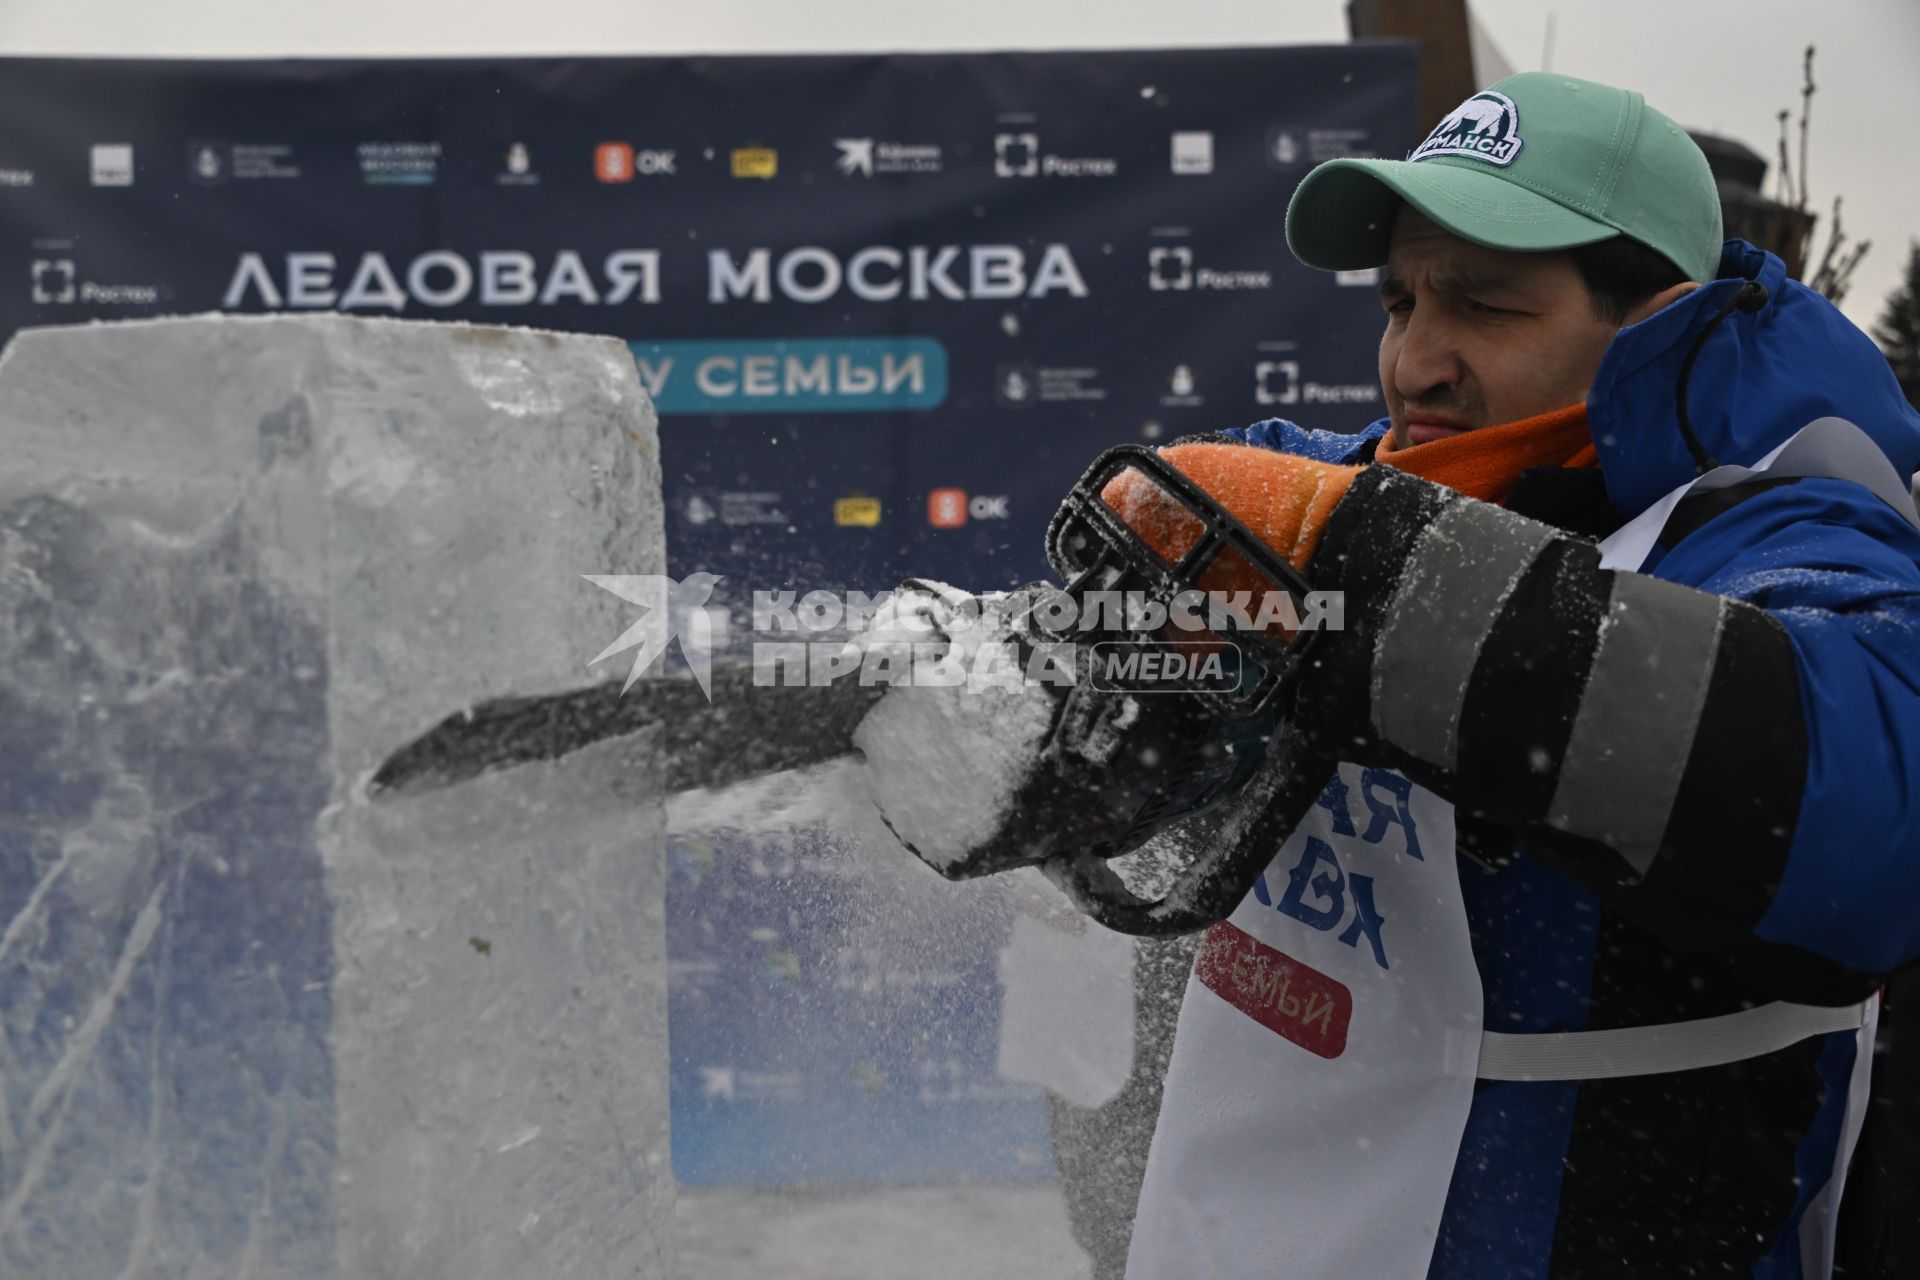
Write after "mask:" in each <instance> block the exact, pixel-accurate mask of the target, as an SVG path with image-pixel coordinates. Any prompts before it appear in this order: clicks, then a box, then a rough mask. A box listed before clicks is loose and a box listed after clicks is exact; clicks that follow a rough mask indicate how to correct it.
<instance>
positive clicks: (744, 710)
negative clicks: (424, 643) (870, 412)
mask: <svg viewBox="0 0 1920 1280" xmlns="http://www.w3.org/2000/svg"><path fill="white" fill-rule="evenodd" d="M1127 473H1133V474H1132V475H1130V476H1128V479H1129V482H1130V483H1132V484H1134V485H1135V488H1136V490H1137V489H1138V485H1139V481H1140V480H1142V479H1143V480H1144V481H1145V482H1146V483H1147V484H1148V485H1150V486H1151V489H1150V490H1149V492H1150V493H1152V495H1153V497H1154V499H1155V500H1156V501H1159V502H1162V503H1173V504H1177V507H1178V509H1179V510H1180V511H1181V513H1182V514H1181V516H1180V520H1181V523H1182V526H1183V529H1184V534H1183V537H1182V538H1181V544H1182V545H1180V546H1179V548H1178V554H1177V555H1173V554H1167V553H1163V549H1156V547H1155V546H1153V545H1150V544H1149V543H1148V542H1147V541H1146V540H1145V539H1144V538H1142V537H1141V536H1140V534H1138V533H1137V532H1136V531H1135V530H1134V528H1133V527H1132V526H1130V525H1129V524H1128V523H1127V522H1126V521H1125V520H1124V519H1122V518H1121V516H1120V515H1119V514H1118V513H1117V512H1116V511H1115V510H1114V508H1113V507H1112V506H1110V505H1109V503H1108V502H1107V501H1106V500H1105V499H1104V498H1103V496H1102V495H1103V492H1105V491H1106V490H1107V488H1108V486H1109V485H1110V484H1111V483H1112V482H1113V481H1115V480H1116V479H1118V478H1120V477H1122V476H1123V475H1126V474H1127ZM1046 551H1047V559H1048V563H1049V565H1050V566H1051V567H1052V569H1053V570H1054V572H1055V573H1056V574H1057V575H1058V577H1059V584H1055V583H1052V582H1038V583H1033V584H1029V585H1028V586H1026V587H1022V588H1019V589H1018V590H1015V591H1012V592H1006V593H994V594H990V595H974V594H972V593H968V592H965V591H960V590H957V589H955V588H952V587H948V586H944V585H942V584H938V583H933V582H928V581H925V580H920V579H909V580H908V581H907V582H906V583H904V584H902V586H901V587H900V588H899V589H898V590H897V591H895V592H894V593H893V594H892V596H891V598H890V599H889V600H888V602H887V604H886V606H885V607H884V608H883V609H882V610H881V611H880V614H879V615H878V616H876V617H875V618H874V620H873V625H872V627H871V628H869V629H868V630H867V631H866V632H865V633H863V634H861V635H859V636H856V637H855V638H854V639H853V640H852V641H850V642H849V644H850V645H852V646H854V648H855V650H856V653H855V654H854V655H853V656H854V657H857V658H858V659H859V661H858V662H857V663H855V662H849V663H847V664H845V665H846V669H847V670H848V671H853V670H858V671H862V672H869V673H870V672H872V671H874V670H876V669H880V670H884V671H886V672H888V673H889V674H891V675H893V676H895V677H896V678H894V679H890V680H889V681H887V682H885V683H881V682H875V681H868V680H861V679H853V680H837V681H834V682H831V683H825V684H806V685H802V686H798V687H781V686H777V685H770V684H768V683H767V680H766V673H765V672H764V671H762V670H756V669H754V668H752V667H750V666H748V665H747V664H743V663H728V662H716V664H715V665H714V667H713V670H712V672H711V679H710V681H709V685H708V687H707V689H705V690H702V689H701V688H700V687H699V686H698V685H696V684H695V682H694V681H692V680H688V679H651V680H642V681H640V682H638V683H635V684H634V685H633V686H632V688H631V690H630V691H629V692H628V693H627V694H626V695H625V696H624V697H623V696H621V692H620V687H619V685H618V684H602V685H596V686H593V687H590V688H585V689H580V690H575V691H572V692H568V693H561V694H554V695H547V696H539V697H517V698H504V699H496V700H493V701H490V702H487V703H484V704H481V705H480V706H478V707H475V708H473V709H472V710H470V711H465V712H461V713H459V714H457V715H454V716H451V717H449V718H448V719H446V720H445V721H443V722H442V723H440V724H439V725H437V726H435V727H434V728H432V729H430V730H428V731H427V732H426V733H425V734H423V735H422V736H421V737H419V738H417V739H416V740H414V741H413V742H411V743H409V744H408V745H406V746H404V747H402V748H401V749H400V750H398V751H397V752H395V753H394V754H393V755H392V756H390V757H389V758H388V759H387V760H386V762H385V763H384V764H382V765H381V767H380V768H379V769H378V770H377V771H376V772H375V774H374V776H373V778H372V780H371V782H370V784H369V790H370V793H371V794H372V796H373V798H375V799H376V800H385V799H392V798H395V797H402V796H406V795H409V794H414V793H418V792H421V791H425V790H430V789H436V788H439V787H444V786H448V785H453V784H455V783H458V782H461V781H463V780H466V779H469V778H472V777H475V776H477V775H479V774H481V773H485V772H489V771H492V770H496V769H501V768H507V767H511V766H515V765H521V764H527V763H530V762H534V761H540V760H554V759H558V758H560V757H562V756H565V755H567V754H569V753H571V752H573V751H576V750H579V749H580V748H582V747H586V746H588V745H591V744H592V743H595V742H599V741H603V740H606V739H609V738H614V737H620V736H623V735H626V734H630V733H636V732H640V731H643V730H652V731H654V732H657V733H659V734H660V735H661V741H660V743H659V750H658V759H659V761H660V768H661V775H660V777H659V779H658V781H659V783H660V785H661V786H662V788H663V789H664V790H668V791H679V790H688V789H693V788H718V787H723V786H727V785H731V784H733V783H736V782H740V781H743V780H745V779H747V778H751V777H754V776H756V775H759V774H765V773H771V772H776V771H780V770H785V769H794V768H799V767H803V766H806V765H810V764H816V763H821V762H824V761H827V760H830V759H834V758H836V757H841V756H847V755H855V756H859V757H860V758H861V759H862V760H863V763H864V768H865V772H866V774H867V776H868V783H869V790H870V793H871V795H872V797H873V800H874V803H875V804H876V806H877V807H878V809H879V811H880V814H881V816H882V818H883V819H885V821H886V823H887V826H888V827H889V829H890V830H891V831H892V832H893V833H894V835H895V836H896V837H897V838H898V839H899V840H900V842H901V843H902V844H903V845H904V846H905V847H906V848H907V849H908V850H909V851H910V852H912V853H913V854H915V856H917V857H919V858H920V860H921V861H923V862H925V863H926V864H927V865H928V866H930V867H932V868H933V869H934V870H936V871H937V872H939V873H940V874H941V875H943V876H946V877H947V878H949V879H953V880H960V879H968V878H972V877H976V876H983V875H991V874H995V873H999V872H1003V871H1009V870H1012V869H1014V868H1017V867H1036V868H1038V869H1039V870H1040V871H1041V872H1042V873H1044V874H1045V875H1046V876H1047V877H1048V879H1050V880H1051V881H1052V882H1053V883H1055V884H1056V885H1057V886H1059V887H1060V888H1061V889H1062V890H1063V891H1065V892H1066V893H1067V894H1068V896H1069V897H1070V898H1071V899H1072V900H1073V901H1074V903H1075V904H1076V905H1077V906H1078V907H1079V908H1080V909H1081V910H1083V911H1085V912H1086V913H1087V914H1088V915H1089V916H1091V917H1092V918H1093V919H1094V920H1096V921H1098V922H1099V923H1100V924H1102V925H1105V926H1107V927H1108V928H1111V929H1115V930H1118V931H1120V932H1123V933H1129V934H1135V935H1139V936H1147V937H1157V936H1169V935H1173V934H1180V933H1188V932H1192V931H1194V930H1197V929H1201V928H1205V927H1206V926H1208V925H1210V924H1212V923H1214V922H1216V921H1218V920H1222V919H1224V918H1225V917H1226V916H1227V915H1228V914H1229V913H1231V912H1232V910H1233V909H1234V907H1235V906H1237V905H1238V903H1239V902H1240V900H1241V899H1242V898H1243V897H1245V896H1246V894H1247V892H1248V891H1249V889H1250V888H1251V887H1252V884H1253V881H1254V879H1255V878H1256V877H1257V876H1258V875H1259V873H1260V872H1261V870H1262V869H1263V868H1264V867H1265V866H1266V864H1267V863H1268V861H1269V860H1270V859H1271V858H1272V856H1273V854H1274V852H1275V850H1276V849H1278V847H1279V845H1280V844H1281V843H1282V842H1283V841H1284V840H1285V839H1286V837H1287V836H1288V835H1289V834H1290V833H1291V832H1292V830H1293V828H1294V826H1295V825H1296V824H1297V823H1298V821H1299V820H1300V818H1301V817H1302V815H1304V814H1305V812H1306V810H1307V808H1308V807H1309V806H1310V805H1311V804H1312V803H1313V802H1314V800H1315V799H1317V798H1318V796H1319V794H1320V792H1321V790H1322V789H1323V788H1324V786H1325V783H1326V780H1327V778H1328V776H1329V775H1330V774H1331V772H1332V770H1333V762H1332V761H1331V760H1329V759H1326V758H1324V757H1323V756H1322V755H1320V754H1319V753H1317V752H1316V751H1315V750H1313V749H1312V748H1311V747H1310V746H1309V745H1308V744H1307V743H1306V741H1305V740H1304V738H1303V737H1302V736H1301V735H1299V734H1298V733H1296V732H1295V731H1294V730H1293V729H1292V727H1291V726H1290V724H1289V722H1288V719H1287V711H1288V708H1289V704H1290V700H1291V695H1292V692H1293V690H1294V688H1295V687H1296V685H1297V682H1298V681H1299V679H1300V677H1301V675H1302V673H1303V672H1305V671H1307V670H1309V669H1310V668H1311V664H1312V661H1313V653H1314V649H1315V646H1316V642H1317V640H1318V638H1319V633H1317V632H1314V631H1295V630H1289V629H1286V628H1276V627H1265V628H1260V627H1246V626H1238V627H1233V628H1231V629H1227V628H1225V627H1221V626H1220V625H1219V624H1220V623H1221V619H1220V618H1219V617H1218V616H1217V615H1216V614H1209V615H1207V616H1206V617H1204V618H1203V617H1202V616H1201V615H1200V613H1199V612H1197V600H1198V599H1200V598H1202V597H1204V595H1205V591H1204V590H1203V588H1205V587H1206V586H1207V585H1208V584H1218V583H1220V582H1225V581H1231V582H1233V583H1235V584H1238V585H1245V584H1248V583H1253V584H1256V585H1257V586H1258V587H1260V588H1262V589H1264V590H1265V591H1268V592H1277V593H1280V595H1281V597H1283V598H1284V600H1285V601H1286V602H1288V604H1289V605H1290V609H1289V614H1290V615H1291V616H1293V617H1296V618H1297V617H1298V616H1299V609H1300V606H1302V605H1304V604H1305V603H1306V597H1307V595H1308V592H1309V590H1310V584H1309V583H1308V582H1307V581H1306V579H1305V578H1303V577H1302V576H1301V574H1300V573H1299V572H1298V571H1297V570H1296V569H1295V568H1294V567H1293V565H1292V564H1290V563H1289V562H1288V561H1287V560H1285V559H1284V558H1283V557H1281V556H1280V555H1279V554H1277V553H1276V552H1274V551H1273V550H1272V549H1271V548H1270V547H1268V546H1266V545H1265V544H1264V543H1263V542H1261V541H1260V539H1259V538H1258V537H1256V536H1255V535H1254V534H1253V533H1251V532H1250V531H1249V530H1248V529H1247V528H1246V527H1245V526H1244V525H1242V524H1241V523H1240V522H1239V521H1238V520H1236V519H1235V518H1234V517H1233V516H1232V515H1231V514H1229V513H1228V512H1227V511H1225V510H1224V509H1223V508H1222V507H1221V506H1220V505H1219V504H1218V503H1217V502H1215V501H1214V500H1213V499H1212V498H1211V497H1210V496H1209V495H1208V494H1207V493H1206V492H1205V491H1204V490H1202V489H1201V488H1200V487H1199V486H1197V485H1195V484H1194V483H1193V482H1192V481H1191V480H1189V479H1188V478H1187V477H1186V476H1184V475H1182V474H1181V473H1180V472H1179V471H1178V470H1176V469H1175V468H1174V467H1172V466H1171V465H1170V464H1168V463H1167V462H1166V461H1165V460H1164V459H1162V458H1161V457H1160V455H1159V454H1157V453H1155V452H1154V451H1152V450H1151V449H1147V448H1143V447H1140V446H1137V445H1122V446H1119V447H1117V448H1114V449H1111V450H1109V451H1107V452H1106V453H1104V454H1102V455H1101V456H1100V457H1099V458H1098V459H1096V460H1095V461H1094V463H1093V465H1092V466H1091V467H1089V468H1088V469H1087V471H1086V472H1085V474H1083V475H1082V476H1081V477H1080V479H1079V480H1078V481H1077V482H1076V483H1075V484H1074V486H1073V488H1072V490H1071V491H1070V492H1069V493H1068V495H1067V497H1066V498H1065V500H1064V501H1063V502H1062V503H1061V505H1060V507H1059V509H1058V511H1057V512H1056V513H1055V515H1054V518H1053V520H1052V522H1051V523H1050V525H1049V527H1048V530H1047V541H1046ZM929 656H931V658H932V659H934V663H933V667H934V668H935V669H937V670H938V672H939V678H937V679H923V678H922V676H923V675H924V674H925V670H926V667H925V664H923V663H920V661H919V660H920V659H923V658H927V657H929ZM903 667H904V668H907V669H909V670H910V671H911V675H912V678H910V679H904V680H902V679H898V678H897V676H898V673H899V672H900V671H901V670H902V669H903ZM1131 854H1140V855H1142V856H1141V857H1140V858H1137V859H1136V858H1129V859H1128V864H1129V865H1130V867H1131V874H1132V877H1133V879H1134V880H1135V884H1136V887H1137V888H1139V889H1143V890H1145V896H1143V895H1142V893H1140V892H1136V888H1135V887H1129V885H1128V883H1127V882H1126V880H1125V879H1123V877H1122V876H1121V875H1120V874H1119V873H1118V872H1117V871H1116V870H1115V868H1114V866H1113V861H1114V860H1115V859H1119V858H1123V857H1126V856H1127V855H1131Z"/></svg>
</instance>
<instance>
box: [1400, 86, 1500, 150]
mask: <svg viewBox="0 0 1920 1280" xmlns="http://www.w3.org/2000/svg"><path fill="white" fill-rule="evenodd" d="M1521 146H1522V139H1521V137H1520V109H1519V108H1518V107H1516V106H1514V105H1513V99H1512V98H1509V97H1508V96H1507V95H1506V94H1504V93H1495V92H1493V91H1492V90H1490V89H1489V90H1483V91H1482V92H1480V93H1476V94H1474V95H1473V96H1472V97H1471V98H1468V99H1467V100H1466V101H1465V102H1463V103H1461V104H1460V105H1459V106H1457V107H1455V108H1454V109H1453V110H1452V111H1450V112H1448V113H1447V115H1446V117H1445V118H1444V119H1442V120H1441V121H1440V123H1439V124H1437V125H1435V126H1433V132H1432V133H1430V134H1428V135H1427V140H1426V141H1425V142H1422V143H1421V144H1420V145H1419V146H1417V147H1415V148H1414V149H1413V151H1412V153H1411V154H1409V155H1408V156H1407V159H1409V160H1430V159H1432V158H1433V157H1434V156H1467V157H1469V158H1470V159H1474V160H1484V161H1485V162H1486V163H1488V164H1497V165H1501V166H1505V165H1509V164H1512V163H1513V158H1514V157H1515V156H1517V155H1519V154H1520V148H1521Z"/></svg>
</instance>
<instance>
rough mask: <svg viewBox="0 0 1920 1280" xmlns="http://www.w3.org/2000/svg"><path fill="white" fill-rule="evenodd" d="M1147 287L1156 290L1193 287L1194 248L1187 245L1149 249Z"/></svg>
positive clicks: (1160, 246) (1156, 246)
mask: <svg viewBox="0 0 1920 1280" xmlns="http://www.w3.org/2000/svg"><path fill="white" fill-rule="evenodd" d="M1147 287H1148V288H1149V289H1153V290H1155V291H1156V292H1158V291H1160V290H1165V289H1176V290H1184V289H1191V288H1193V250H1192V249H1189V248H1187V246H1185V245H1176V246H1173V247H1168V246H1166V245H1155V246H1154V247H1153V248H1151V249H1149V250H1147Z"/></svg>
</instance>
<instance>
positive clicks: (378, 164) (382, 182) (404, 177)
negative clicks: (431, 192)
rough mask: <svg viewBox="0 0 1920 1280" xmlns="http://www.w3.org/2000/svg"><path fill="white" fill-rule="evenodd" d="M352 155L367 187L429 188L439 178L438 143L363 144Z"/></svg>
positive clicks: (361, 178)
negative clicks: (357, 162)
mask: <svg viewBox="0 0 1920 1280" xmlns="http://www.w3.org/2000/svg"><path fill="white" fill-rule="evenodd" d="M354 155H355V157H356V158H357V160H358V161H359V165H360V180H361V181H362V182H364V183H366V184H367V185H368V186H370V187H430V186H432V185H433V184H434V183H435V182H436V181H438V180H439V177H440V144H439V143H437V142H362V143H360V144H359V145H358V146H357V147H355V148H354Z"/></svg>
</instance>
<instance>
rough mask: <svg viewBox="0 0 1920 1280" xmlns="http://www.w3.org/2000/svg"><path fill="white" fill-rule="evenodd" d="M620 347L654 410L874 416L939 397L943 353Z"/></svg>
mask: <svg viewBox="0 0 1920 1280" xmlns="http://www.w3.org/2000/svg"><path fill="white" fill-rule="evenodd" d="M628 347H629V348H630V349H631V350H632V352H633V362H634V366H635V368H636V369H637V370H638V372H639V375H640V385H641V386H642V387H643V388H644V389H645V390H646V393H647V395H648V397H649V398H651V399H652V401H653V405H654V408H655V409H656V410H657V411H659V412H660V413H815V412H817V413H824V412H839V413H845V412H849V411H851V412H882V411H895V410H911V409H932V408H934V407H936V406H938V405H939V404H941V403H942V402H943V401H945V400H946V398H947V349H946V348H945V347H944V346H942V345H941V344H940V343H939V342H937V341H935V340H934V339H932V338H913V337H906V338H804V339H784V340H783V339H779V338H746V339H740V340H737V341H688V342H632V343H629V344H628ZM723 519H724V509H723Z"/></svg>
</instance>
